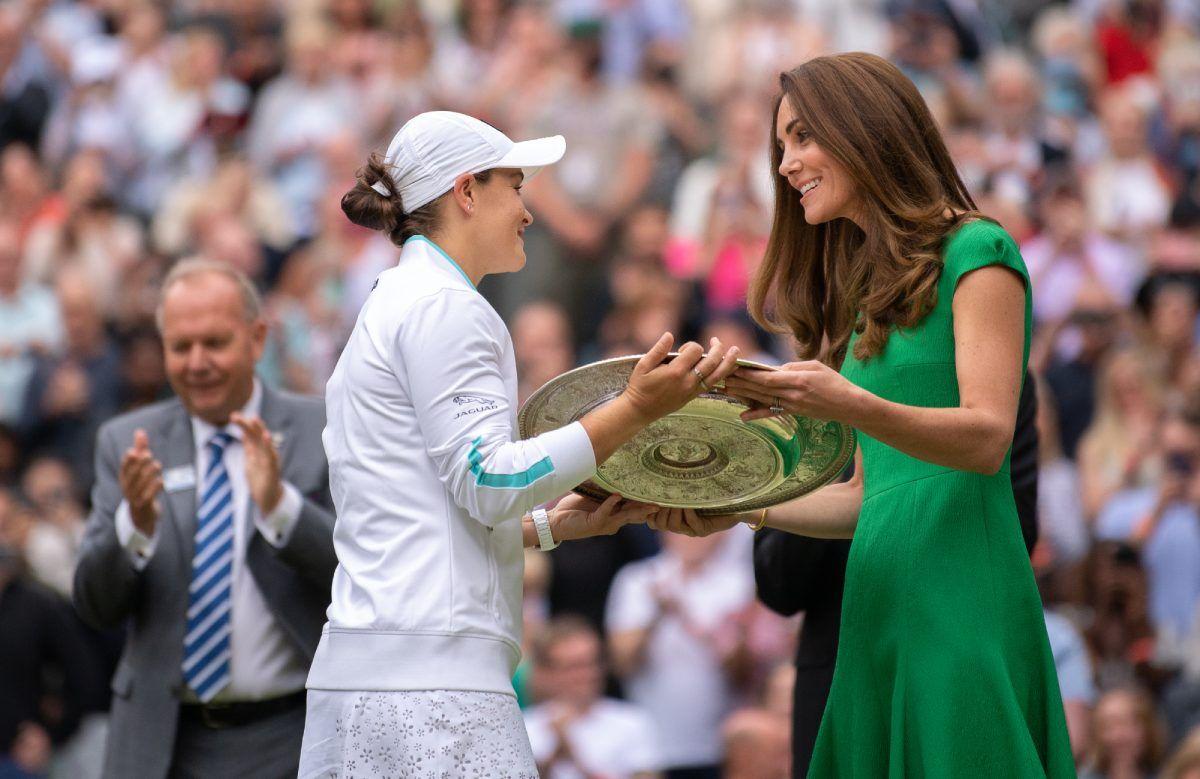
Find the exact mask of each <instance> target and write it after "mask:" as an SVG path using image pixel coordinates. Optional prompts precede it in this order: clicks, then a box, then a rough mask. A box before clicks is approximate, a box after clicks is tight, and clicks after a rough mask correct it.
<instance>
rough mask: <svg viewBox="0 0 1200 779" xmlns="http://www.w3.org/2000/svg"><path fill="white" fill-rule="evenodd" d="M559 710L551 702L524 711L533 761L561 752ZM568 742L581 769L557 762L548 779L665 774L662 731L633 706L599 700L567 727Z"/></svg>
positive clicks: (608, 700)
mask: <svg viewBox="0 0 1200 779" xmlns="http://www.w3.org/2000/svg"><path fill="white" fill-rule="evenodd" d="M555 708H556V707H555V704H554V702H553V701H551V702H548V703H544V704H542V705H540V706H535V707H533V708H532V709H530V710H529V711H527V712H525V728H526V730H527V731H528V732H529V743H530V745H531V746H532V747H533V758H534V760H536V761H537V762H538V763H539V764H541V763H544V762H546V761H547V760H549V759H550V756H551V755H553V754H554V751H555V749H557V748H558V736H557V734H556V733H555V731H554V727H553V723H554V718H555ZM567 739H568V741H569V742H570V744H569V746H570V750H571V754H572V755H574V757H575V759H576V760H577V761H578V763H579V765H578V766H575V765H571V764H569V763H567V762H565V761H559V762H557V763H555V764H554V765H553V766H551V768H550V773H549V774H547V776H546V777H544V779H585V777H586V776H588V775H591V776H603V777H605V779H622V778H623V777H630V776H634V775H636V774H639V773H657V772H659V771H661V770H662V769H663V762H662V755H661V753H660V750H659V747H658V745H659V734H658V727H657V726H656V725H655V724H654V720H653V719H652V718H651V717H650V715H649V714H647V713H646V712H645V711H643V710H642V709H641V708H639V707H637V706H635V705H633V704H631V703H625V702H624V701H617V700H612V699H610V698H601V699H600V700H598V701H596V702H595V703H594V704H592V706H591V708H589V709H588V710H587V713H586V714H584V715H582V716H580V717H579V718H578V719H576V720H574V721H572V722H571V724H570V725H568V726H567ZM580 768H583V769H584V770H585V771H587V773H586V774H585V773H583V771H580V770H579V769H580Z"/></svg>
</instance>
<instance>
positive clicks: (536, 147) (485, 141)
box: [371, 111, 567, 213]
mask: <svg viewBox="0 0 1200 779" xmlns="http://www.w3.org/2000/svg"><path fill="white" fill-rule="evenodd" d="M566 149H567V143H566V141H565V140H563V137H562V136H561V135H553V136H550V137H549V138H538V139H536V140H532V141H521V142H520V143H517V142H515V141H513V140H511V139H510V138H509V137H508V136H507V135H505V134H504V133H502V132H500V131H499V130H497V129H496V128H495V127H492V126H491V125H490V124H487V123H486V122H481V121H479V120H478V119H476V118H475V117H473V116H467V115H466V114H459V113H455V112H453V111H428V112H426V113H423V114H417V115H416V116H414V117H413V118H412V119H409V120H408V121H407V122H405V123H404V126H403V127H401V128H400V131H399V132H397V133H396V135H395V137H394V138H392V142H391V143H390V144H388V149H387V154H385V155H384V158H383V162H384V165H386V166H387V168H388V171H389V172H390V173H391V174H392V181H394V182H395V183H396V187H397V188H398V189H399V190H400V203H401V205H402V206H403V207H404V212H405V213H412V212H413V211H416V210H417V209H418V208H420V207H421V206H423V205H425V204H426V203H429V202H432V201H433V200H435V199H437V198H438V197H440V196H442V195H444V194H445V193H447V192H449V191H450V190H451V189H452V188H453V187H454V180H455V179H457V178H458V177H459V176H461V175H462V174H464V173H479V172H481V171H485V170H491V169H492V168H520V169H521V170H522V171H523V172H524V173H525V180H526V181H528V180H529V179H531V178H533V176H534V174H536V173H537V172H538V171H539V170H541V168H542V167H543V166H545V165H550V164H551V163H555V162H558V161H559V160H560V159H562V156H563V152H565V151H566ZM371 187H372V189H374V190H375V191H376V192H378V193H379V194H381V195H385V196H388V197H390V196H391V194H392V192H391V190H390V189H389V188H388V186H387V185H386V184H384V183H383V182H381V181H377V182H375V183H374V184H372V185H371Z"/></svg>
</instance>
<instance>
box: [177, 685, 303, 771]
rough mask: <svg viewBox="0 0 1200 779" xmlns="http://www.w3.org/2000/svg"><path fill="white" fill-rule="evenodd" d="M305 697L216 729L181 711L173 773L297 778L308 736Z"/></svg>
mask: <svg viewBox="0 0 1200 779" xmlns="http://www.w3.org/2000/svg"><path fill="white" fill-rule="evenodd" d="M304 712H305V707H304V701H303V699H301V700H300V704H299V705H298V706H296V707H295V708H293V709H290V710H288V711H283V712H280V713H278V714H274V715H272V716H270V717H266V718H264V719H261V720H258V721H256V722H252V723H250V724H247V725H239V726H237V727H229V728H219V729H212V728H209V727H206V726H205V725H204V724H202V723H200V722H197V721H195V720H194V719H191V718H187V717H180V720H179V729H178V730H177V731H176V735H175V755H174V758H173V759H172V762H171V771H170V774H169V775H170V777H171V779H213V777H221V779H275V778H276V777H277V778H278V779H285V778H286V779H295V777H296V772H297V771H299V770H300V740H301V739H302V738H303V737H304Z"/></svg>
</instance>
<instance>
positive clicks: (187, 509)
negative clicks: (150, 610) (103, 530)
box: [151, 404, 197, 560]
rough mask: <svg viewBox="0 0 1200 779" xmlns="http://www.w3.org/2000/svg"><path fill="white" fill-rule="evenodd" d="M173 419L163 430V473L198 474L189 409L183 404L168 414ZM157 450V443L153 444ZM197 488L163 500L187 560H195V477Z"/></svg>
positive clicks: (188, 488)
mask: <svg viewBox="0 0 1200 779" xmlns="http://www.w3.org/2000/svg"><path fill="white" fill-rule="evenodd" d="M168 413H169V414H170V418H169V419H168V420H167V422H166V425H165V426H164V428H163V444H162V449H161V455H160V457H161V458H162V459H161V462H162V467H163V473H167V472H168V471H170V470H172V469H176V468H190V469H191V470H192V473H193V475H194V474H195V471H196V445H195V442H194V440H193V438H192V420H191V417H189V416H188V413H187V410H186V409H184V407H183V405H182V404H180V405H178V406H175V407H174V408H172V409H171V410H170V412H168ZM151 446H152V447H153V444H151ZM191 481H192V483H193V486H191V487H185V488H182V489H178V490H174V491H172V492H168V493H167V494H166V498H165V500H164V501H163V503H164V506H165V509H166V513H167V514H169V515H170V517H171V520H172V521H171V523H169V524H170V525H171V526H172V527H174V528H175V531H176V536H177V538H176V541H177V543H178V545H179V551H180V554H181V555H182V559H183V560H191V559H192V550H193V547H194V541H195V535H196V489H197V487H196V486H195V481H196V480H195V478H193V479H191Z"/></svg>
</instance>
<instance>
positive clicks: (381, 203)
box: [342, 154, 404, 236]
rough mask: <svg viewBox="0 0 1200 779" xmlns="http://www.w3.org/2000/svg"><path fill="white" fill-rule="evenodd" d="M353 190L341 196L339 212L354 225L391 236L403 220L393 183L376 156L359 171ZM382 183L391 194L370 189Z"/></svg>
mask: <svg viewBox="0 0 1200 779" xmlns="http://www.w3.org/2000/svg"><path fill="white" fill-rule="evenodd" d="M355 178H356V179H357V180H356V181H355V184H354V188H353V189H351V190H350V191H349V192H347V193H346V194H344V195H342V212H343V213H345V214H346V218H347V219H349V220H350V221H351V222H353V223H354V224H356V225H359V226H361V227H366V228H368V229H370V230H379V231H381V232H383V233H386V234H388V235H389V236H390V235H392V234H393V233H394V232H395V231H396V229H397V228H398V227H399V226H400V224H401V222H403V220H404V211H403V208H402V206H401V204H400V196H399V195H397V194H395V193H396V186H395V183H394V182H393V181H392V177H391V175H390V174H389V173H388V171H387V168H386V167H385V166H384V164H383V160H382V159H381V158H380V156H379V155H378V154H372V155H371V157H370V159H368V160H367V164H366V165H364V166H363V167H361V168H359V169H358V173H356V174H355ZM376 183H381V184H383V186H385V187H387V188H388V190H389V191H391V192H392V193H393V194H391V195H384V194H382V193H381V192H379V191H378V190H376V189H374V188H373V187H372V185H373V184H376Z"/></svg>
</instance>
